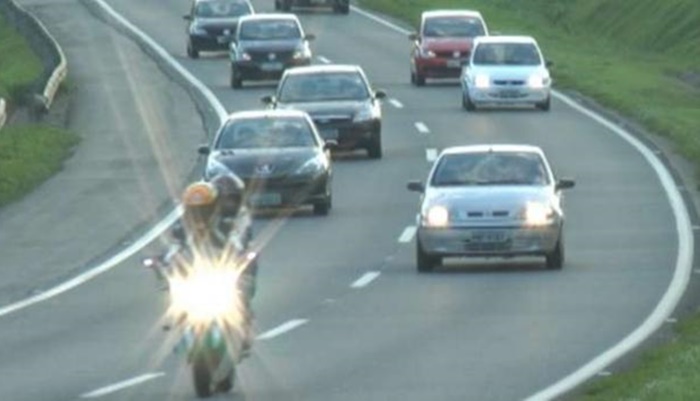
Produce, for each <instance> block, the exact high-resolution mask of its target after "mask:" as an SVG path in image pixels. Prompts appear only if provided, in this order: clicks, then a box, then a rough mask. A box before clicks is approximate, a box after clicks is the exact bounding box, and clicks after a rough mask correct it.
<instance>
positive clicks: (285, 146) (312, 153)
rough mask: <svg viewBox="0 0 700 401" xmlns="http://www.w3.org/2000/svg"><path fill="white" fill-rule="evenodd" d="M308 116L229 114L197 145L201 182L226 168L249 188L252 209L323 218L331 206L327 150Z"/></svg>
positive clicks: (271, 112) (281, 112)
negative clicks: (307, 208) (207, 141)
mask: <svg viewBox="0 0 700 401" xmlns="http://www.w3.org/2000/svg"><path fill="white" fill-rule="evenodd" d="M331 146H334V143H333V142H332V141H330V142H324V141H323V140H322V139H321V137H320V136H319V135H318V132H317V131H316V128H315V127H314V124H313V122H312V121H311V119H310V118H309V116H308V114H306V113H304V112H302V111H294V110H262V111H242V112H237V113H233V114H231V115H230V116H229V117H228V119H227V121H226V122H225V123H224V124H223V125H222V127H221V128H220V129H219V131H218V132H217V134H216V136H215V137H214V141H213V145H212V146H211V147H209V146H202V147H200V149H199V153H200V154H203V155H207V164H206V170H205V173H204V178H205V179H208V178H209V177H213V176H215V175H216V174H217V173H218V172H219V170H221V169H225V170H227V171H228V170H230V171H233V172H234V173H236V174H237V175H238V176H240V177H241V179H243V181H245V183H246V187H247V188H248V193H249V198H248V202H249V204H251V205H252V206H253V207H254V208H256V209H260V208H279V207H283V206H293V207H298V206H301V205H312V206H313V211H314V214H317V215H327V214H328V212H329V211H330V209H331V205H332V192H331V180H332V168H331V157H330V147H331Z"/></svg>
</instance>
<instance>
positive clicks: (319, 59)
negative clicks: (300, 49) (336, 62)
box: [316, 56, 331, 64]
mask: <svg viewBox="0 0 700 401" xmlns="http://www.w3.org/2000/svg"><path fill="white" fill-rule="evenodd" d="M316 58H317V59H318V61H320V62H322V63H323V64H330V63H331V61H330V60H329V59H327V58H325V57H323V56H318V57H316Z"/></svg>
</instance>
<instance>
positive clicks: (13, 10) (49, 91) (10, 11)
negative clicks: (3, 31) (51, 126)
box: [0, 0, 68, 111]
mask: <svg viewBox="0 0 700 401" xmlns="http://www.w3.org/2000/svg"><path fill="white" fill-rule="evenodd" d="M0 13H2V14H3V15H4V16H5V18H6V19H7V21H8V23H9V24H11V25H12V26H13V27H14V28H15V29H16V30H17V31H18V32H19V33H20V34H21V35H22V36H23V37H24V38H25V39H27V41H28V42H29V45H30V46H31V48H32V50H33V51H34V53H35V54H36V55H37V56H39V58H40V59H41V62H42V64H43V66H44V71H43V72H42V74H41V76H40V78H39V79H37V81H36V82H35V84H34V87H33V88H31V92H32V94H33V98H32V99H31V100H32V101H34V102H35V103H36V104H35V106H37V107H38V108H39V110H41V111H48V110H49V108H51V104H52V103H53V100H54V98H55V97H56V93H57V92H58V88H59V87H60V84H61V82H63V80H64V79H65V77H66V74H67V73H68V63H67V61H66V57H65V55H64V54H63V50H61V47H60V46H59V44H58V42H57V41H56V39H54V37H53V36H52V35H51V33H50V32H49V31H48V30H47V29H46V27H45V26H44V24H42V23H41V21H39V19H37V18H36V17H35V16H34V15H33V14H32V13H30V12H29V11H27V10H25V9H24V8H23V7H22V6H20V5H19V4H17V3H15V1H14V0H0Z"/></svg>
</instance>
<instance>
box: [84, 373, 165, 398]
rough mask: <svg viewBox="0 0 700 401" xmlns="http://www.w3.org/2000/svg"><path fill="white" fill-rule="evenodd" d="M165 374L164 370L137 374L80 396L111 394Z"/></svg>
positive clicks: (92, 396) (90, 396)
mask: <svg viewBox="0 0 700 401" xmlns="http://www.w3.org/2000/svg"><path fill="white" fill-rule="evenodd" d="M163 376H165V373H164V372H157V373H146V374H145V375H141V376H137V377H134V378H133V379H129V380H124V381H122V382H119V383H115V384H111V385H109V386H105V387H102V388H99V389H97V390H95V391H91V392H89V393H85V394H83V395H81V396H80V398H98V397H102V396H105V395H107V394H111V393H114V392H117V391H119V390H123V389H125V388H128V387H133V386H136V385H138V384H141V383H144V382H147V381H149V380H153V379H157V378H159V377H163Z"/></svg>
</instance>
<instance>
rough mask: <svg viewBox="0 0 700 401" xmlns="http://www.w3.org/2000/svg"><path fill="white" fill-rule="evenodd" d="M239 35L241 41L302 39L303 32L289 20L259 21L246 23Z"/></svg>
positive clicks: (294, 22)
mask: <svg viewBox="0 0 700 401" xmlns="http://www.w3.org/2000/svg"><path fill="white" fill-rule="evenodd" d="M238 35H239V36H238V39H239V40H280V39H300V38H301V30H300V29H299V26H298V25H297V23H296V21H293V20H289V19H284V20H258V21H246V22H244V23H243V24H242V25H241V30H240V32H239V34H238Z"/></svg>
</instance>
